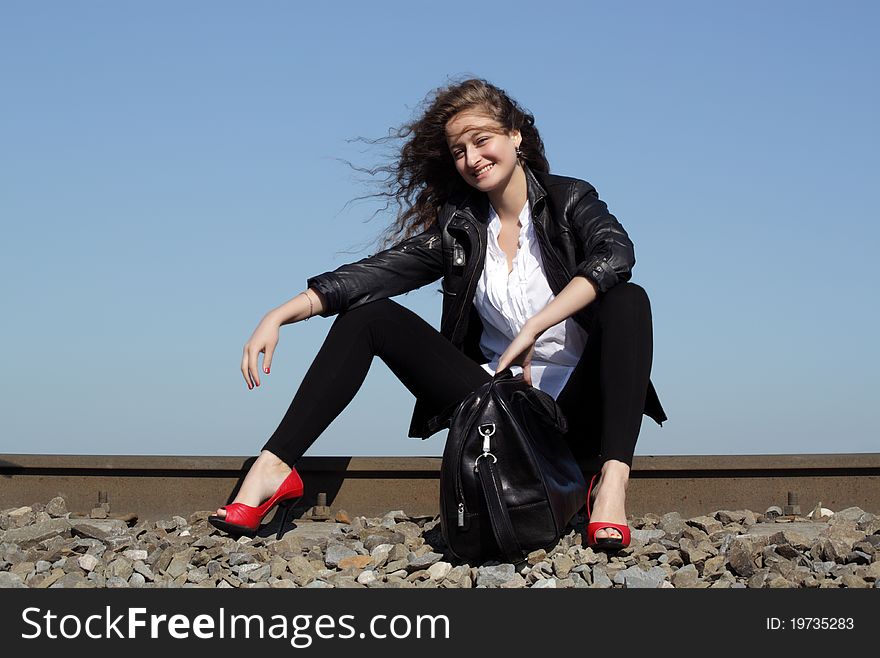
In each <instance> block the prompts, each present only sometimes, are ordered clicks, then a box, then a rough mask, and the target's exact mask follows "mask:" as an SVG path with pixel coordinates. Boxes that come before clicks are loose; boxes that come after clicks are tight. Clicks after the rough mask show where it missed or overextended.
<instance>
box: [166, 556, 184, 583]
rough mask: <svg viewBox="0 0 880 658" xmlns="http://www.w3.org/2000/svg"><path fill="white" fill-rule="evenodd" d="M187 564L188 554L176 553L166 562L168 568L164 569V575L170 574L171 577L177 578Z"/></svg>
mask: <svg viewBox="0 0 880 658" xmlns="http://www.w3.org/2000/svg"><path fill="white" fill-rule="evenodd" d="M188 566H189V555H187V554H184V555H176V556H174V558H173V559H172V560H171V562H170V563H169V564H168V568H167V569H165V575H167V576H171V577H172V578H177V577H178V576H182V575H183V574H185V573H186V570H187V567H188Z"/></svg>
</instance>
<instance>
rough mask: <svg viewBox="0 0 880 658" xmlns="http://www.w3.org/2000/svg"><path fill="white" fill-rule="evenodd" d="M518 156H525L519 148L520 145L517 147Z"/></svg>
mask: <svg viewBox="0 0 880 658" xmlns="http://www.w3.org/2000/svg"><path fill="white" fill-rule="evenodd" d="M516 157H518V158H521V157H523V154H522V151H520V150H519V146H517V147H516Z"/></svg>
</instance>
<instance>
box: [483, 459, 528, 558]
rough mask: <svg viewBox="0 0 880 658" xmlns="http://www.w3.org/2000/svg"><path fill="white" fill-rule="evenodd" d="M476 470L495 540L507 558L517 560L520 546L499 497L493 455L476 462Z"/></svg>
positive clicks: (499, 485) (499, 481)
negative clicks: (490, 457)
mask: <svg viewBox="0 0 880 658" xmlns="http://www.w3.org/2000/svg"><path fill="white" fill-rule="evenodd" d="M477 472H478V473H479V474H480V482H481V484H482V485H483V494H484V495H485V497H486V505H487V507H488V508H489V521H490V522H491V524H492V532H493V533H494V534H495V541H496V542H497V543H498V547H499V548H500V549H501V552H502V554H503V555H504V557H505V558H506V559H507V560H509V561H510V562H517V561H519V560H521V559H522V558H523V553H522V548H520V545H519V540H517V538H516V533H515V532H514V531H513V524H512V523H511V522H510V514H509V513H508V512H507V506H506V505H505V504H504V501H503V500H502V499H501V480H500V479H499V477H498V472H497V470H496V468H495V459H494V457H493V458H492V459H489V458H486V459H482V460H480V461H479V462H478V463H477Z"/></svg>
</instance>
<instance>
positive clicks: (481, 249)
mask: <svg viewBox="0 0 880 658" xmlns="http://www.w3.org/2000/svg"><path fill="white" fill-rule="evenodd" d="M458 214H462V215H464V216H465V217H466V218H467V219H470V221H471V223H472V225H473V226H474V228H475V229H476V232H477V245H478V250H477V257H476V258H474V257H473V256H472V257H471V263H472V264H473V271H472V273H471V280H470V281H469V282H468V286H467V288H466V289H465V291H466V293H467V294H466V295H465V297H464V299H463V301H462V303H461V311H459V313H458V318H457V319H456V321H455V325H454V326H453V327H452V333H451V335H450V340H452V341H453V342H454V340H455V334H456V333H457V332H458V327H459V325H460V324H461V319H462V318H463V317H464V309H465V307H466V306H468V303H469V301H470V302H473V296H474V292H475V291H476V286H475V285H474V282H475V281H476V280H477V268H478V267H479V264H480V263H481V262H482V261H483V260H484V259H485V245H484V244H483V234H482V232H481V231H480V229H479V228H476V223H477V220H476V219H475V218H474V216H473V214H471V212H470V210H463V211H460V212H459V211H456V213H455V215H458ZM455 215H453V217H454V216H455Z"/></svg>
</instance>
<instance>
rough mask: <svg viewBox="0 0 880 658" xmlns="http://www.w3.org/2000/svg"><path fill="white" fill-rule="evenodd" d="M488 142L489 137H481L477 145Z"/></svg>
mask: <svg viewBox="0 0 880 658" xmlns="http://www.w3.org/2000/svg"><path fill="white" fill-rule="evenodd" d="M488 141H489V138H488V137H480V138H479V139H478V140H477V144H482V143H483V142H488Z"/></svg>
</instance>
